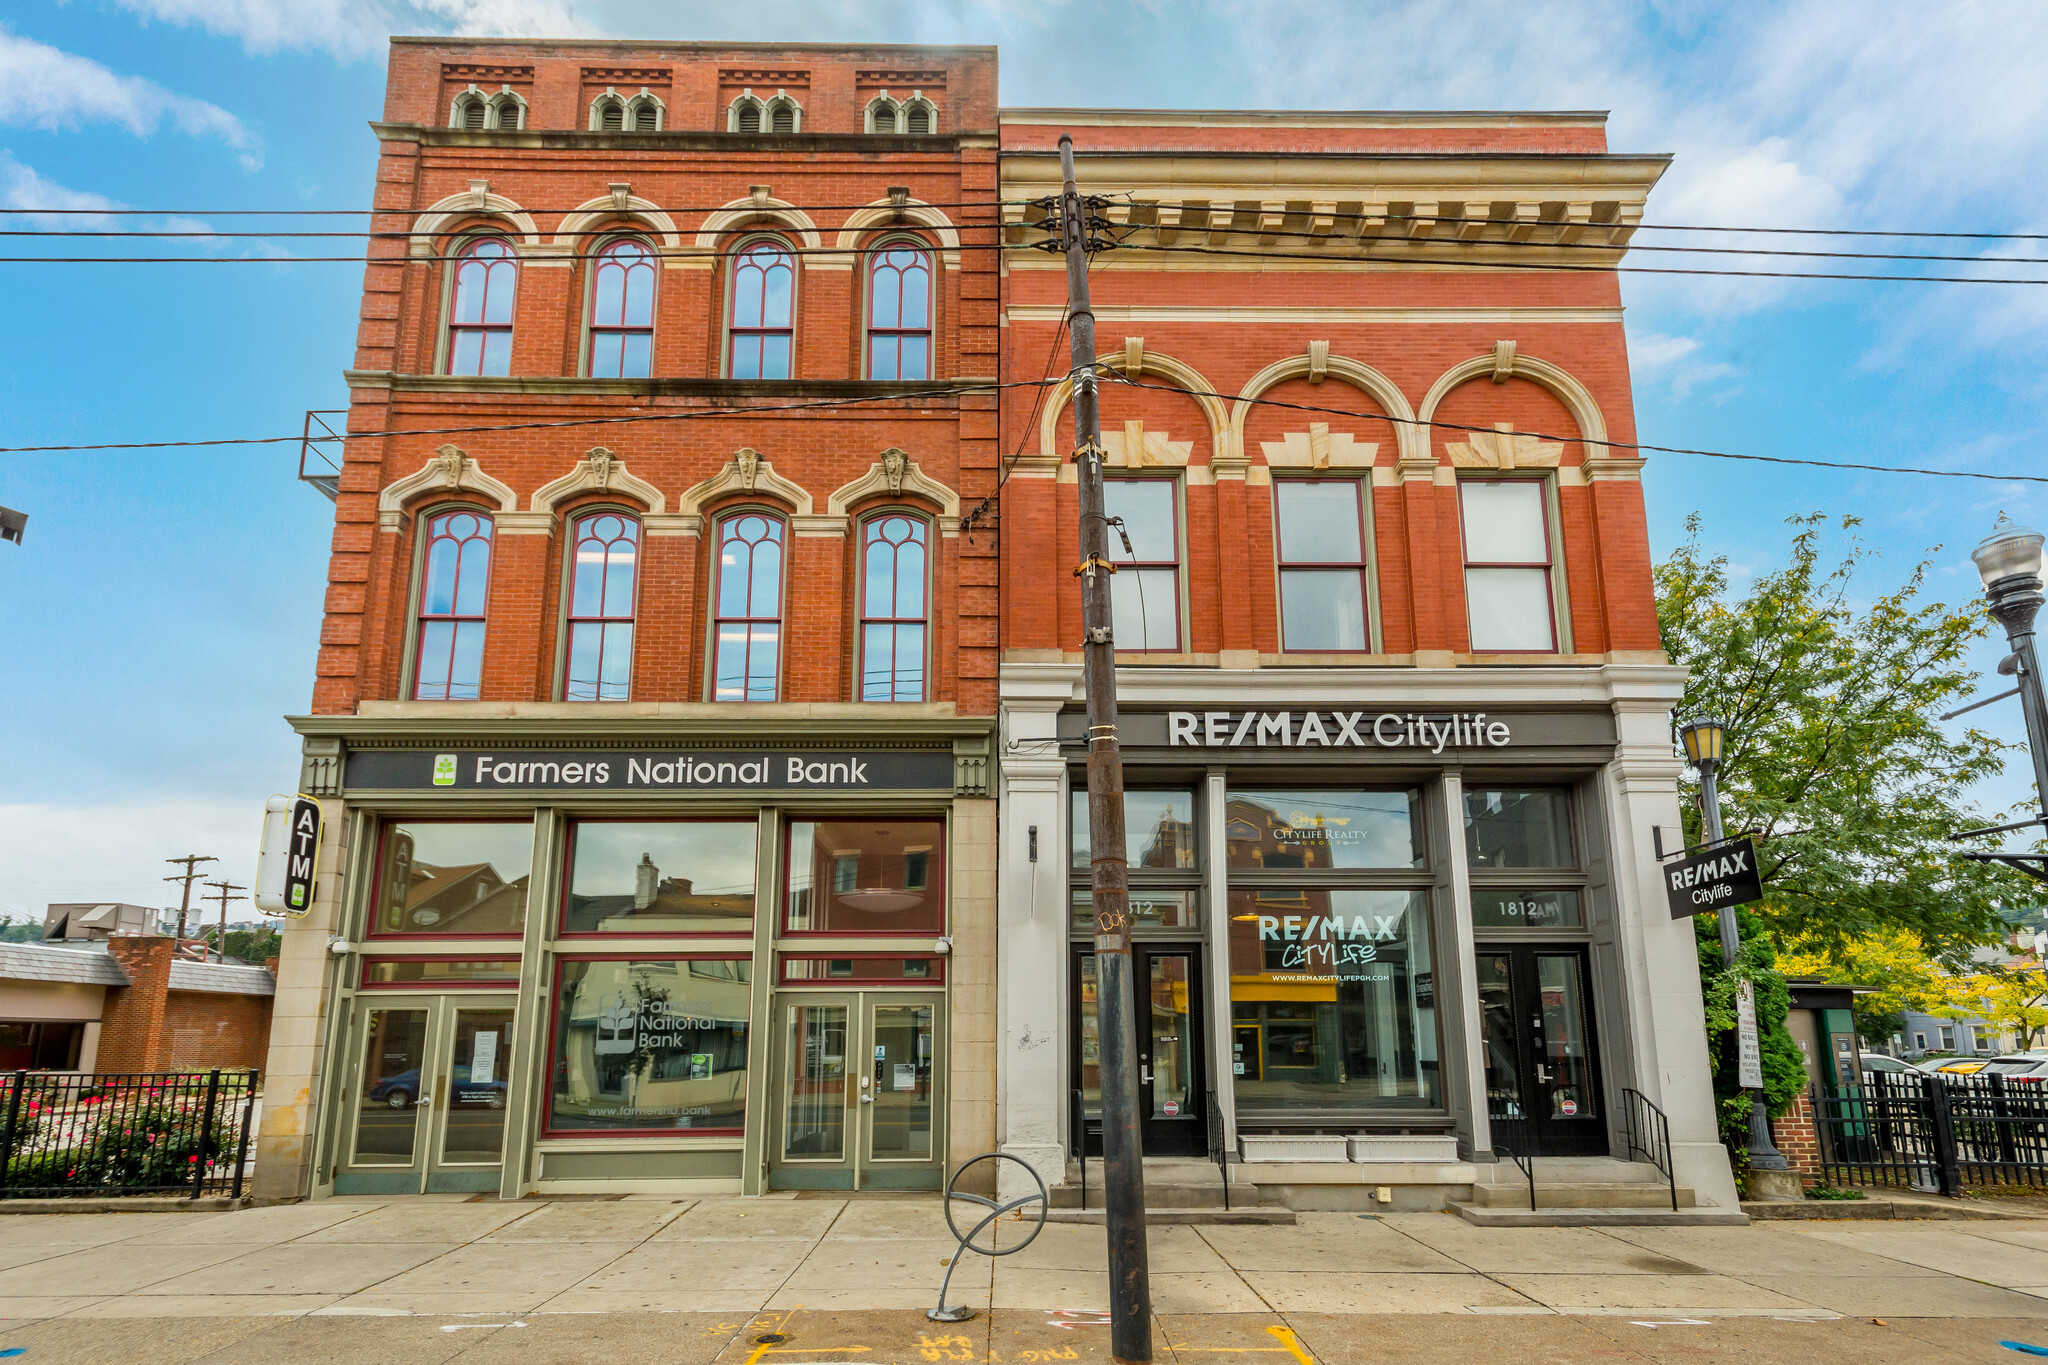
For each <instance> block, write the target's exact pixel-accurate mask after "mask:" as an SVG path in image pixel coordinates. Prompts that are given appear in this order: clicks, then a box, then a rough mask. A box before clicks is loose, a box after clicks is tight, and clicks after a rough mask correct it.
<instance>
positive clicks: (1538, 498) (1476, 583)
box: [1458, 479, 1557, 654]
mask: <svg viewBox="0 0 2048 1365" xmlns="http://www.w3.org/2000/svg"><path fill="white" fill-rule="evenodd" d="M1549 503H1550V499H1549V489H1548V488H1547V486H1546V485H1545V484H1544V482H1543V481H1542V480H1540V479H1460V480H1459V481H1458V512H1459V520H1460V526H1461V530H1462V533H1463V538H1464V547H1465V552H1464V553H1465V620H1466V624H1467V627H1468V629H1469V631H1470V637H1471V648H1472V652H1473V653H1475V654H1548V653H1552V652H1554V651H1555V650H1556V649H1557V611H1556V603H1555V601H1554V588H1553V567H1554V565H1553V556H1552V552H1551V540H1550V506H1549Z"/></svg>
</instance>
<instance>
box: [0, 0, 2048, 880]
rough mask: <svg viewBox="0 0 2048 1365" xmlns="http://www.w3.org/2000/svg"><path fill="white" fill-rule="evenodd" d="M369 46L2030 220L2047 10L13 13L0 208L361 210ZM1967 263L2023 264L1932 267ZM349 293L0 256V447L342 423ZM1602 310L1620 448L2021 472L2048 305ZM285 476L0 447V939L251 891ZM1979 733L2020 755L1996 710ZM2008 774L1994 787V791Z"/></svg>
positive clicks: (1744, 544)
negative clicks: (1582, 116) (1559, 130)
mask: <svg viewBox="0 0 2048 1365" xmlns="http://www.w3.org/2000/svg"><path fill="white" fill-rule="evenodd" d="M1105 16H1107V17H1105ZM393 32H400V33H425V32H473V33H496V34H513V35H519V34H526V35H553V36H561V35H577V36H605V35H616V36H630V37H655V38H673V39H745V40H755V41H778V40H782V41H788V40H842V39H843V40H870V41H915V42H934V43H944V42H977V43H995V44H998V45H999V46H1000V47H1001V49H1002V74H1003V90H1002V95H1003V99H1004V102H1005V103H1006V104H1009V105H1013V106H1017V105H1041V104H1043V105H1089V104H1095V105H1123V106H1129V105H1138V106H1149V107H1280V108H1367V109H1370V108H1381V109H1388V108H1391V109H1475V108H1531V109H1607V110H1611V111H1612V119H1611V122H1610V140H1611V145H1612V146H1613V147H1614V148H1615V149H1616V150H1620V151H1634V152H1671V153H1673V154H1675V155H1676V156H1677V158H1678V160H1677V162H1676V164H1675V165H1674V168H1673V170H1672V171H1671V173H1670V174H1669V175H1668V176H1667V177H1666V179H1665V182H1664V184H1663V185H1662V186H1660V188H1659V190H1658V191H1657V193H1656V195H1655V196H1654V197H1653V198H1652V200H1651V218H1652V220H1653V221H1664V222H1688V223H1707V224H1741V225H1759V226H1763V225H1777V226H1801V227H1864V228H1920V229H1937V230H1940V229H1949V230H1952V229H1957V228H1968V229H1980V230H1989V231H2001V232H2042V231H2044V230H2048V183H2044V182H2043V181H2042V180H2041V177H2040V175H2039V168H2040V167H2041V166H2042V165H2044V164H2048V87H2044V84H2043V82H2041V80H2040V79H2039V73H2040V70H2041V68H2042V66H2043V64H2044V61H2048V7H2044V6H2040V5H2038V4H2033V3H2028V2H2025V0H2021V2H2017V3H1976V4H1972V3H1952V4H1948V5H1942V6H1932V7H1930V6H1925V5H1915V6H1907V5H1905V4H1890V3H1874V4H1864V5H1846V4H1841V3H1838V2H1836V0H1823V2H1820V3H1785V4H1779V5H1770V6H1765V5H1744V4H1727V3H1711V4H1710V3H1689V2H1688V0H1661V2H1659V3H1650V4H1641V3H1593V2H1591V0H1575V2H1574V3H1546V0H1461V3H1455V4H1454V3H1449V0H1408V2H1407V3H1390V4H1362V3H1361V4H1351V3H1346V4H1338V5H1324V6H1287V7H1282V6H1279V5H1269V4H1263V3H1251V2H1247V3H1223V0H1216V2H1215V3H1199V4H1197V3H1188V4H1171V3H1165V2H1164V0H1154V2H1153V3H1127V4H1125V5H1122V6H1102V5H1097V4H1081V3H1054V2H1053V0H1007V2H1006V3H1000V4H998V3H981V2H980V0H973V2H969V0H954V2H953V3H925V4H918V3H915V0H912V2H911V3H894V4H888V5H881V4H873V5H870V4H861V3H854V2H853V0H810V2H809V3H799V2H796V0H788V2H784V3H777V2H776V0H755V2H754V3H751V4H748V5H743V6H733V5H729V4H719V5H711V4H697V3H677V2H674V0H670V2H669V3H655V2H654V0H641V2H640V3H629V2H628V0H617V2H615V3H577V4H569V3H565V2H564V0H417V3H411V4H407V3H399V2H398V0H72V2H71V3H54V2H53V0H15V3H12V4H10V5H8V6H6V8H5V11H4V14H0V207H17V208H19V207H79V208H108V207H129V208H138V209H150V210H162V211H164V218H163V221H162V222H161V223H159V224H158V225H160V226H165V227H177V226H180V225H181V221H174V220H184V219H189V220H192V221H191V222H190V223H189V224H188V226H190V227H191V228H193V229H195V230H196V229H201V228H204V227H208V226H211V227H225V226H227V225H228V224H229V223H230V222H231V221H232V220H224V219H217V218H216V219H208V218H207V217H206V215H205V213H204V212H195V211H204V210H214V211H218V210H221V209H227V208H236V207H250V208H278V207H287V206H290V207H304V208H355V207H359V206H361V205H362V204H363V203H364V202H366V201H367V198H368V194H369V189H370V177H371V172H372V166H373V162H374V157H375V143H374V141H373V140H372V138H371V136H370V133H369V131H368V130H367V128H365V126H364V124H365V123H366V122H367V121H368V120H370V119H373V118H375V117H376V116H377V114H378V111H379V109H380V107H381V101H382V82H383V71H384V66H383V60H382V44H383V40H384V38H385V36H386V35H388V34H390V33H393ZM12 222H13V225H15V226H36V225H38V224H35V223H33V222H24V221H23V220H19V219H16V220H12ZM91 225H92V224H91V223H90V222H89V221H88V222H84V223H81V222H79V221H78V220H72V221H71V226H74V227H77V226H91ZM0 241H4V239H0ZM2042 246H2043V244H2042V243H2031V244H2029V243H2002V244H1996V245H1991V244H1982V243H1977V244H1973V243H1968V242H1960V243H1952V244H1948V245H1945V246H1942V247H1939V248H1937V249H1941V250H1954V251H1956V252H1957V253H1958V254H1970V253H1984V254H2010V255H2030V256H2037V255H2043V254H2048V253H2044V252H2043V251H2042V250H2041V247H2042ZM113 249H119V248H113ZM354 249H356V248H354V247H353V245H348V246H345V247H344V248H343V249H341V250H332V251H331V250H326V249H321V248H319V247H317V246H314V245H310V244H306V243H250V242H234V241H226V240H214V241H201V242H198V243H195V244H191V245H177V246H166V247H164V248H162V249H161V250H159V251H153V252H152V253H151V254H165V255H169V254H188V255H192V256H197V257H214V256H242V255H249V256H277V255H283V254H288V253H289V252H297V253H299V254H346V252H347V251H349V250H354ZM101 250H102V248H101V247H98V246H96V245H94V244H93V243H92V242H90V241H82V242H81V243H80V244H79V246H78V248H77V251H76V253H75V254H100V252H101ZM18 254H26V252H25V251H16V250H8V251H0V255H18ZM1634 259H1635V260H1637V261H1640V262H1644V263H1648V261H1649V260H1650V259H1651V258H1649V257H1647V256H1641V255H1639V256H1637V257H1635V258H1634ZM1873 264H1876V263H1873ZM1880 268H1882V267H1880ZM1972 271H1973V272H1975V273H2021V272H2030V268H2028V267H2011V268H2005V269H2002V270H1999V269H1997V268H1994V267H1987V266H1976V265H1970V266H1963V267H1959V268H1955V269H1953V270H1950V271H1949V272H1948V273H1961V272H1972ZM2039 273H2042V274H2043V275H2044V277H2048V271H2042V272H2039ZM360 281H361V272H360V270H359V269H356V268H355V267H353V266H350V265H322V264H300V265H290V264H282V263H267V264H237V265H165V266H148V265H123V266H55V265H51V266H19V265H0V445H9V446H13V445H27V444H45V443H59V442H80V443H88V442H97V441H118V440H162V439H179V438H200V437H216V436H262V435H277V434H283V433H287V432H296V431H297V430H298V428H299V423H300V420H301V418H302V415H303V413H304V412H305V410H306V409H308V408H329V407H340V406H342V405H344V403H345V402H346V391H345V390H344V388H343V387H342V383H341V379H340V372H341V370H342V368H343V366H344V365H346V364H347V363H348V360H349V356H350V348H351V345H352V338H353V335H354V321H353V319H354V311H355V301H356V292H357V289H358V287H359V285H360ZM1623 291H1624V298H1625V301H1626V303H1627V304H1628V307H1629V331H1630V345H1631V353H1632V356H1633V358H1634V362H1635V365H1636V373H1637V386H1638V387H1637V413H1638V420H1639V424H1640V428H1641V431H1642V435H1643V439H1644V440H1646V441H1650V442H1655V443H1658V444H1665V445H1675V446H1689V447H1705V448H1709V449H1721V450H1735V451H1747V452H1754V453H1758V454H1777V455H1798V456H1806V457H1812V458H1818V459H1833V460H1857V461H1867V462H1873V463H1882V464H1917V465H1929V466H1935V467H1942V468H1952V469H1973V470H1982V471H1990V472H2002V473H2022V472H2023V473H2033V474H2039V473H2043V472H2048V461H2044V460H2043V459H2042V458H2041V455H2040V451H2041V448H2042V433H2041V425H2040V424H2041V414H2042V409H2043V397H2044V386H2048V377H2044V376H2048V365H2044V363H2043V362H2044V360H2048V355H2044V351H2048V290H2044V289H2037V288H2030V287H2024V286H1991V285H1926V284H1856V283H1836V282H1798V281H1784V280H1741V281H1706V280H1691V281H1688V280H1683V279H1678V278H1657V277H1646V276H1634V277H1630V278H1628V279H1627V281H1626V282H1625V284H1624V286H1623ZM295 459H296V450H295V448H293V447H283V446H280V447H268V448H265V447H257V448H253V449H249V450H242V451H235V450H229V451H174V452H162V453H150V452H119V453H109V454H65V455H51V456H6V457H0V503H4V504H6V505H8V506H12V507H17V508H21V509H23V510H26V511H28V512H29V513H30V516H31V520H30V523H29V531H28V540H27V544H26V545H25V546H22V547H14V546H0V698H4V699H5V700H4V704H0V915H4V914H7V913H10V912H11V913H14V914H16V915H22V914H28V913H34V914H37V915H40V913H41V908H42V905H43V903H44V902H46V901H51V900H111V899H122V900H131V901H140V902H142V903H145V904H163V903H165V902H166V900H167V898H168V897H169V895H170V889H169V888H166V887H164V886H163V885H162V884H161V883H160V882H159V881H158V880H157V878H158V877H160V876H161V875H162V873H164V872H166V871H168V870H169V869H167V868H165V867H163V866H162V864H161V862H160V860H161V859H162V858H164V857H167V856H169V855H172V854H182V853H187V852H199V853H213V854H217V855H219V856H220V857H221V859H222V861H221V863H220V864H218V865H217V867H218V869H220V870H221V871H223V872H225V874H226V875H229V876H231V877H233V878H234V879H235V880H236V881H239V882H244V883H246V882H247V881H248V880H249V874H250V873H251V872H253V870H254V862H255V842H256V821H257V818H258V816H257V812H258V811H260V809H261V805H262V801H263V799H264V797H265V796H267V795H268V794H269V793H271V792H273V791H277V790H282V789H288V788H289V787H290V785H291V784H292V783H293V782H294V781H295V778H296V773H297V758H296V745H295V743H294V740H293V736H292V734H291V732H290V730H289V728H288V727H287V726H285V725H284V723H283V722H282V720H281V719H279V718H280V717H281V716H283V715H285V714H287V713H291V712H297V711H301V710H303V709H304V708H305V706H306V702H307V698H308V696H309V694H310V691H311V683H312V664H313V653H314V642H315V638H316V635H317V632H318V625H319V619H318V611H319V603H320V597H321V590H322V585H323V581H324V569H325V562H326V547H327V543H328V531H329V524H330V523H329V516H330V513H331V506H330V504H329V503H328V502H327V501H326V500H325V499H323V498H321V497H320V496H318V495H317V494H316V493H314V492H312V491H311V490H310V489H308V488H305V487H303V486H301V485H300V484H298V483H296V482H295V481H294V479H293V477H292V476H293V473H294V464H295ZM1645 488H1646V492H1647V495H1648V498H1649V506H1650V525H1651V536H1652V542H1653V547H1654V548H1655V549H1656V551H1657V553H1658V554H1659V556H1660V557H1661V556H1662V555H1663V554H1665V553H1667V552H1668V551H1669V549H1670V548H1671V546H1672V545H1674V544H1675V543H1676V542H1677V541H1678V539H1679V538H1680V537H1681V535H1682V533H1683V523H1684V519H1685V517H1686V516H1687V515H1688V514H1689V513H1692V512H1698V513H1699V514H1700V516H1701V517H1702V518H1703V520H1704V527H1705V539H1706V542H1707V544H1708V545H1709V546H1710V547H1712V548H1714V549H1716V550H1718V551H1720V552H1723V553H1726V554H1727V555H1728V556H1729V557H1730V559H1731V561H1732V562H1733V564H1734V566H1735V567H1736V568H1737V570H1738V571H1741V572H1747V571H1754V570H1761V569H1767V568H1769V567H1771V566H1773V565H1775V564H1777V563H1779V562H1782V558H1783V547H1784V543H1785V540H1786V537H1787V532H1786V530H1785V527H1784V525H1783V523H1784V519H1785V518H1786V517H1788V516H1791V515H1794V514H1798V513H1803V512H1810V511H1824V512H1829V513H1835V514H1841V513H1853V514H1856V515H1858V516H1860V517H1862V518H1864V520H1865V525H1864V527H1863V531H1862V534H1863V535H1864V537H1865V538H1866V540H1867V541H1868V542H1869V543H1870V544H1872V545H1873V546H1875V547H1877V548H1878V549H1879V550H1880V551H1881V556H1882V557H1881V558H1880V559H1879V560H1878V561H1877V562H1876V563H1875V564H1874V565H1873V566H1872V567H1871V568H1870V569H1869V571H1868V573H1867V576H1866V580H1865V581H1866V583H1867V585H1868V586H1869V588H1870V590H1871V591H1872V592H1876V591H1881V590H1886V589H1889V588H1890V587H1891V586H1893V585H1894V584H1895V583H1896V582H1897V581H1898V580H1899V579H1900V578H1901V577H1903V575H1904V574H1905V573H1906V572H1907V570H1908V569H1909V568H1910V566H1911V565H1912V564H1914V563H1915V562H1917V561H1918V559H1919V558H1920V557H1921V555H1922V554H1924V553H1926V552H1927V551H1929V550H1931V549H1933V548H1934V547H1935V546H1940V547H1942V548H1941V550H1940V552H1939V565H1938V567H1937V569H1936V571H1935V572H1934V573H1933V574H1932V575H1931V578H1930V582H1931V584H1932V587H1933V589H1934V591H1935V592H1936V593H1937V594H1939V595H1942V596H1945V597H1947V598H1949V599H1951V600H1955V599H1960V598H1962V597H1964V596H1967V595H1971V594H1974V593H1975V592H1976V591H1977V586H1976V578H1975V573H1974V570H1973V568H1972V566H1971V565H1970V562H1969V558H1968V551H1969V548H1970V546H1971V545H1973V544H1974V543H1975V542H1976V541H1977V539H1978V538H1980V537H1981V536H1982V535H1984V534H1985V532H1986V531H1987V530H1988V528H1989V526H1990V524H1991V522H1992V521H1993V519H1994V518H1995V516H1996V515H1997V513H1998V512H1999V511H2000V510H2001V509H2003V510H2006V511H2009V512H2010V513H2012V515H2014V516H2015V517H2018V518H2020V519H2022V520H2028V521H2031V522H2033V523H2034V524H2035V525H2037V526H2038V525H2040V524H2042V523H2043V522H2044V521H2048V505H2044V504H2048V497H2044V496H2043V494H2044V486H2042V485H2032V486H2029V485H2025V484H2018V483H1985V482H1978V481H1964V480H1947V479H1929V478H1916V477H1906V476H1897V475H1875V474H1871V475H1857V474H1844V473H1833V472H1828V471H1822V470H1800V469H1795V468H1788V467H1784V466H1773V465H1758V464H1737V463H1732V462H1723V461H1709V460H1703V459H1698V458H1694V457H1686V456H1669V457H1660V458H1655V459H1653V460H1652V463H1651V466H1650V469H1649V471H1648V473H1647V474H1646V476H1645ZM1994 657H1995V655H1994V654H1993V653H1992V652H1991V651H1990V650H1989V649H1986V650H1985V651H1983V662H1985V663H1987V664H1988V662H1989V661H1990V660H1991V659H1992V658H1994ZM1984 714H1985V717H1986V719H1985V722H1984V723H1985V724H1986V728H1989V729H1992V730H1993V731H1994V732H1996V733H2000V734H2004V735H2007V736H2009V737H2017V736H2018V734H2019V733H2020V725H2019V718H2018V714H2017V711H2016V710H2015V709H2013V706H2012V704H2010V703H2007V704H2004V705H2002V706H2000V707H1997V708H1993V709H1992V710H1990V711H1989V712H1987V713H1984ZM2028 785H2029V784H2028V783H2027V782H2026V780H2025V778H2024V775H2023V770H2022V767H2021V766H2020V765H2018V764H2015V765H2014V766H2013V767H2012V769H2011V771H2010V772H2009V775H2008V777H2007V779H2005V780H2004V781H2002V782H1999V783H1996V784H1993V785H1992V786H1991V787H1990V788H1988V789H1987V790H1986V791H1985V793H1984V797H1985V803H1986V805H1987V806H1995V807H2002V806H2004V805H2006V804H2008V803H2010V802H2013V801H2016V800H2019V799H2021V798H2022V797H2023V796H2024V795H2025V794H2026V792H2027V787H2028Z"/></svg>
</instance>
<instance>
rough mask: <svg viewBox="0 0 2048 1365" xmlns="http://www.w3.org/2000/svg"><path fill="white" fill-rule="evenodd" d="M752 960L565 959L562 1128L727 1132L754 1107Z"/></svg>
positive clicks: (557, 1085) (556, 1104) (558, 1123)
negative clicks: (750, 1088)
mask: <svg viewBox="0 0 2048 1365" xmlns="http://www.w3.org/2000/svg"><path fill="white" fill-rule="evenodd" d="M748 979H749V972H748V964H747V963H745V962H743V961H737V960H731V959H720V960H715V961H643V962H630V963H629V962H568V963H564V964H563V976H562V983H561V991H560V1014H559V1017H558V1023H557V1027H558V1029H559V1030H560V1035H561V1036H560V1038H559V1040H558V1047H557V1049H556V1058H557V1060H556V1065H555V1076H554V1087H553V1088H554V1099H553V1105H552V1108H551V1112H550V1116H549V1126H550V1127H551V1128H554V1129H558V1130H560V1129H677V1128H687V1129H707V1128H708V1129H729V1128H738V1127H739V1126H740V1122H741V1117H742V1114H743V1111H744V1109H745V1106H746V1085H747V1006H748V994H749V988H748V984H747V983H748Z"/></svg>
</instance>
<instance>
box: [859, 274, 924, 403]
mask: <svg viewBox="0 0 2048 1365" xmlns="http://www.w3.org/2000/svg"><path fill="white" fill-rule="evenodd" d="M931 377H932V258H931V255H930V254H929V253H928V252H926V251H925V250H924V248H923V247H922V246H921V245H920V244H918V243H916V242H907V241H894V242H885V243H883V244H882V246H881V247H880V248H879V249H877V250H876V251H875V252H874V253H873V254H872V255H870V256H869V257H868V378H870V379H930V378H931Z"/></svg>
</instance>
